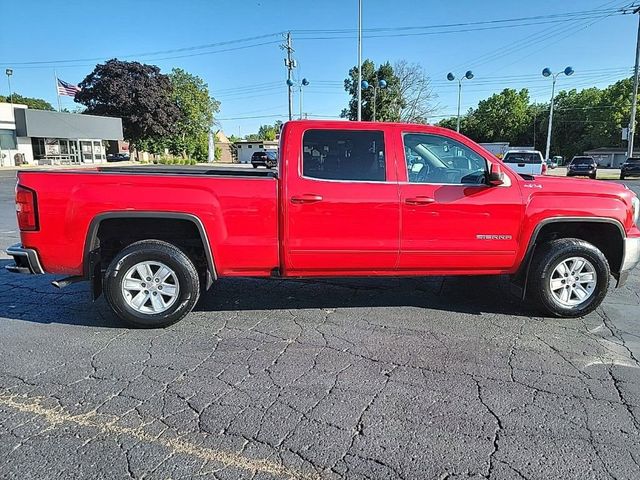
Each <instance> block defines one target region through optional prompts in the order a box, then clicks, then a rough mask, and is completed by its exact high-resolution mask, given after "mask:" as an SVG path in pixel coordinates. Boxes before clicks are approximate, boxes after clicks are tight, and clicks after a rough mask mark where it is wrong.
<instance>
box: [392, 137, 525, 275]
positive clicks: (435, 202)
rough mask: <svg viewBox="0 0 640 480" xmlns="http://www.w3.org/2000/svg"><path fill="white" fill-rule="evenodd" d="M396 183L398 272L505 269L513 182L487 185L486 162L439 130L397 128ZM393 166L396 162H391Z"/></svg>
mask: <svg viewBox="0 0 640 480" xmlns="http://www.w3.org/2000/svg"><path fill="white" fill-rule="evenodd" d="M402 142H403V146H404V151H405V162H403V163H404V164H406V170H404V169H403V170H404V171H403V174H406V181H401V182H400V197H401V208H402V214H401V222H402V232H401V253H400V261H399V269H400V270H401V271H405V272H407V271H416V272H421V271H447V272H450V271H452V270H454V271H455V270H456V269H457V270H478V271H490V270H499V269H506V268H509V267H511V266H512V265H513V264H514V262H515V257H516V253H517V250H518V249H517V245H518V233H519V226H520V222H521V219H522V215H523V210H524V207H523V203H522V199H521V194H520V191H519V187H518V185H517V184H515V182H511V177H509V176H508V175H511V173H508V174H507V173H505V175H506V180H507V181H506V183H505V184H504V185H502V186H488V185H487V184H486V172H487V169H488V163H487V161H486V159H485V158H483V156H482V155H481V154H480V153H479V152H477V151H475V150H474V149H473V148H472V147H471V145H465V144H463V143H462V142H459V141H457V140H454V139H453V138H450V137H448V136H446V135H442V134H425V133H405V134H404V135H403V138H402ZM398 164H399V165H402V163H401V162H400V161H398Z"/></svg>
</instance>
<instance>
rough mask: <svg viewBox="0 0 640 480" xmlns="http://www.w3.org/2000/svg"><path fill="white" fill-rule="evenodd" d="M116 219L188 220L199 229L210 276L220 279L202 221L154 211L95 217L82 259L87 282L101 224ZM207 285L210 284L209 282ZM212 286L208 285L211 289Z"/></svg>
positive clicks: (193, 216) (172, 213)
mask: <svg viewBox="0 0 640 480" xmlns="http://www.w3.org/2000/svg"><path fill="white" fill-rule="evenodd" d="M114 218H158V219H160V218H162V219H173V220H186V221H188V222H191V223H193V224H194V225H195V226H196V228H197V229H198V233H199V234H200V240H201V241H202V245H203V247H204V252H205V256H206V259H207V268H208V270H209V272H210V275H211V277H212V279H213V280H217V279H218V273H217V271H216V266H215V262H214V258H213V253H212V251H211V244H210V243H209V237H208V236H207V231H206V229H205V227H204V224H203V223H202V221H201V220H200V219H199V218H198V217H197V216H196V215H193V214H190V213H179V212H152V211H144V212H122V211H116V212H105V213H100V214H98V215H96V216H95V217H93V219H92V220H91V223H90V224H89V230H88V231H87V236H86V239H85V243H84V251H83V258H82V270H83V276H84V277H85V278H86V279H87V280H92V279H93V269H94V266H95V263H96V262H95V254H94V253H93V247H94V245H95V241H96V239H97V236H98V230H99V228H100V224H101V223H102V222H103V221H104V220H111V219H114ZM207 283H210V282H209V281H208V282H207ZM209 286H210V285H207V288H209Z"/></svg>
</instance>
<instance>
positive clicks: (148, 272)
mask: <svg viewBox="0 0 640 480" xmlns="http://www.w3.org/2000/svg"><path fill="white" fill-rule="evenodd" d="M104 293H105V297H106V299H107V302H108V303H109V306H110V307H111V309H112V310H113V312H114V313H115V314H116V315H117V316H118V317H120V318H121V319H122V320H124V321H125V322H127V323H129V324H131V325H133V326H136V327H147V328H154V327H166V326H168V325H171V324H172V323H175V322H177V321H178V320H181V319H182V318H183V317H184V316H185V315H187V314H188V313H189V312H190V311H191V310H192V309H193V307H194V306H195V304H196V302H197V301H198V297H199V295H200V279H199V276H198V271H197V270H196V267H195V266H194V265H193V262H192V261H191V260H190V259H189V257H188V256H187V255H186V254H185V253H184V252H183V251H182V250H180V249H179V248H177V247H176V246H175V245H172V244H170V243H167V242H162V241H160V240H143V241H140V242H136V243H133V244H131V245H129V246H128V247H126V248H125V249H124V250H122V251H121V252H120V253H119V254H118V255H117V256H116V257H115V258H114V259H113V260H112V261H111V263H110V264H109V267H108V268H107V271H106V273H105V277H104Z"/></svg>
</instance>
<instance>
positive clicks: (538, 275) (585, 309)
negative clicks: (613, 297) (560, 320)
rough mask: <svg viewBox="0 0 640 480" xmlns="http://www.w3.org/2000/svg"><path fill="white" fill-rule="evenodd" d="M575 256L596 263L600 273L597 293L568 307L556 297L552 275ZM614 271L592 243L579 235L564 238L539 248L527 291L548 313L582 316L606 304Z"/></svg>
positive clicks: (597, 273)
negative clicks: (558, 267) (579, 237)
mask: <svg viewBox="0 0 640 480" xmlns="http://www.w3.org/2000/svg"><path fill="white" fill-rule="evenodd" d="M571 257H582V258H585V259H587V260H589V262H590V263H591V264H592V265H593V267H594V270H595V273H596V285H595V288H594V290H593V293H592V294H591V296H590V297H588V298H587V299H586V300H585V301H584V302H583V303H581V304H579V305H576V306H572V307H568V306H563V305H560V304H559V303H558V302H557V301H556V300H555V298H554V296H553V293H552V291H551V286H550V277H551V275H552V274H553V272H554V270H555V269H556V267H557V266H558V265H559V264H560V263H561V262H563V261H564V260H567V259H569V258H571ZM610 275H611V271H610V269H609V262H607V259H606V258H605V256H604V255H603V254H602V252H601V251H600V250H598V249H597V248H596V247H595V246H593V245H592V244H590V243H588V242H585V241H584V240H579V239H577V238H563V239H559V240H553V241H550V242H547V243H545V244H543V245H541V246H540V247H538V248H537V249H536V253H535V257H534V259H533V262H532V264H531V269H530V270H529V282H528V285H527V291H528V293H529V295H528V296H529V297H530V299H531V300H533V301H534V302H535V303H536V304H537V305H538V306H540V307H542V308H543V309H544V310H545V311H546V312H547V313H549V314H551V315H553V316H556V317H569V318H574V317H581V316H584V315H586V314H588V313H590V312H592V311H593V310H595V309H596V308H598V306H599V305H600V304H601V303H602V300H603V299H604V297H605V295H606V294H607V290H608V288H609V277H610Z"/></svg>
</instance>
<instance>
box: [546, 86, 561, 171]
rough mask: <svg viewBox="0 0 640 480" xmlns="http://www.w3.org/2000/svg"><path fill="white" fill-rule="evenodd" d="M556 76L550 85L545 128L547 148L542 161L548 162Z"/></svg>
mask: <svg viewBox="0 0 640 480" xmlns="http://www.w3.org/2000/svg"><path fill="white" fill-rule="evenodd" d="M557 78H558V77H557V76H556V75H554V76H553V84H552V85H551V103H550V105H549V125H548V127H547V148H546V149H545V153H544V159H545V160H547V161H548V160H549V154H550V152H551V128H552V126H553V104H554V102H555V99H556V79H557Z"/></svg>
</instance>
